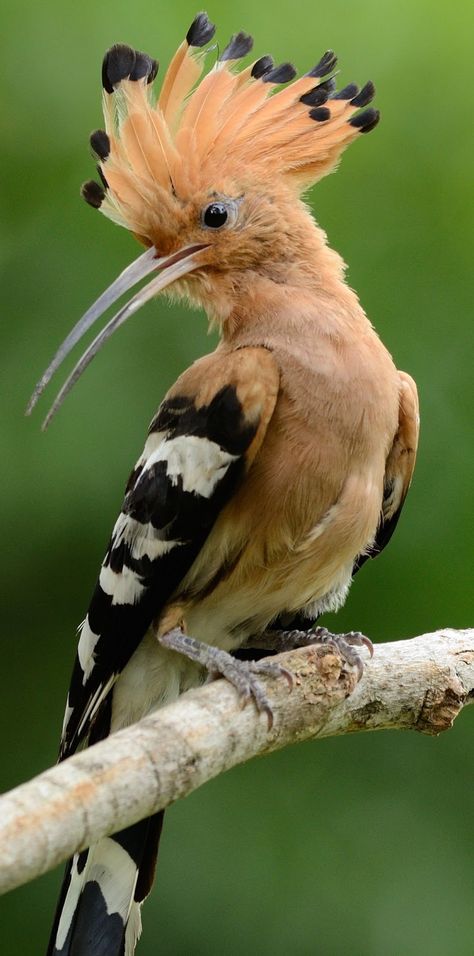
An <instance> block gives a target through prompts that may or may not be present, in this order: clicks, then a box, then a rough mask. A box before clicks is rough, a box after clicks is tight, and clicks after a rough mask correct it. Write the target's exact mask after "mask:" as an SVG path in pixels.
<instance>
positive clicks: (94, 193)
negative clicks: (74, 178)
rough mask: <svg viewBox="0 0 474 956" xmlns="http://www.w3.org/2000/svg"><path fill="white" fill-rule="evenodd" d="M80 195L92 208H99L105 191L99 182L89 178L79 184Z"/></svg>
mask: <svg viewBox="0 0 474 956" xmlns="http://www.w3.org/2000/svg"><path fill="white" fill-rule="evenodd" d="M81 196H82V198H83V199H85V201H86V202H87V203H89V206H92V207H93V208H94V209H100V207H101V205H102V203H103V201H104V199H105V192H104V190H103V189H102V186H101V185H100V184H99V183H96V182H95V180H94V179H91V180H89V182H87V183H84V184H83V185H82V186H81Z"/></svg>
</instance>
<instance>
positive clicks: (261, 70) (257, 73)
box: [251, 56, 273, 80]
mask: <svg viewBox="0 0 474 956" xmlns="http://www.w3.org/2000/svg"><path fill="white" fill-rule="evenodd" d="M272 69H273V57H272V56H261V57H260V59H259V60H255V63H254V65H253V67H252V71H251V75H252V76H253V77H254V79H255V80H259V79H260V77H262V76H265V73H268V72H269V70H272Z"/></svg>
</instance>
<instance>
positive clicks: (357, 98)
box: [29, 13, 378, 424]
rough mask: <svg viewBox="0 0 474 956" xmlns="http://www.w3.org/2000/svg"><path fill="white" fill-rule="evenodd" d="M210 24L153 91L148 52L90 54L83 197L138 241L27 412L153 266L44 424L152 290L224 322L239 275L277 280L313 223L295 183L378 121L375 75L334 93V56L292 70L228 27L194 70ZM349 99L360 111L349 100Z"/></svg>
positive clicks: (310, 177)
mask: <svg viewBox="0 0 474 956" xmlns="http://www.w3.org/2000/svg"><path fill="white" fill-rule="evenodd" d="M214 32H215V28H214V25H213V24H211V23H210V21H209V19H208V17H207V15H206V14H205V13H200V14H198V16H197V17H196V18H195V20H194V21H193V23H192V24H191V27H190V28H189V30H188V33H187V35H186V39H185V40H184V41H183V43H182V44H181V45H180V47H179V48H178V50H177V52H176V54H175V55H174V57H173V59H172V60H171V63H170V65H169V67H168V69H167V71H166V74H165V77H164V80H163V83H162V86H161V90H160V93H159V96H158V98H157V99H156V100H155V99H154V97H153V86H152V84H153V81H154V79H155V77H156V75H157V72H158V65H157V62H156V60H153V59H152V58H151V57H149V56H148V55H147V54H144V53H139V52H137V51H136V50H132V49H131V48H130V47H128V46H125V45H122V44H118V45H116V46H114V47H112V48H111V49H110V50H109V51H108V53H107V54H106V55H105V58H104V61H103V66H102V85H103V90H104V93H103V106H104V118H105V129H103V130H96V131H95V132H94V133H92V135H91V147H92V149H93V151H94V153H95V155H96V157H97V161H98V166H97V169H98V174H99V178H100V182H97V181H90V182H87V183H85V184H84V186H83V187H82V195H83V197H84V199H85V200H86V201H87V202H88V203H89V204H90V205H91V206H93V207H95V208H97V209H100V211H101V212H103V213H104V214H105V215H106V216H107V217H108V218H109V219H112V220H113V221H114V222H116V223H118V224H119V225H121V226H124V227H125V228H126V229H129V230H130V231H131V232H133V233H134V235H135V236H136V237H137V239H138V240H139V241H140V242H141V243H142V244H143V245H144V246H145V247H146V252H145V253H143V254H142V255H141V256H140V257H139V258H138V259H137V260H135V261H134V262H133V263H132V264H131V265H130V266H128V267H127V268H126V269H125V270H124V272H122V273H121V275H120V276H119V277H118V279H117V280H116V281H115V282H114V283H113V284H112V285H111V286H110V287H109V288H108V289H107V290H106V291H105V292H104V293H103V295H102V296H100V298H99V299H98V300H97V302H95V303H94V305H93V306H92V307H91V308H90V309H89V310H88V312H87V313H86V314H85V315H84V316H83V318H82V319H81V320H80V321H79V323H78V324H77V325H76V326H75V328H74V329H73V330H72V332H71V333H70V334H69V336H68V337H67V339H66V340H65V342H64V343H63V345H62V346H61V347H60V349H59V351H58V352H57V354H56V356H55V357H54V359H53V361H52V363H51V365H50V366H49V368H48V369H47V370H46V372H45V374H44V375H43V377H42V379H41V381H40V382H39V383H38V385H37V387H36V389H35V392H34V394H33V396H32V399H31V402H30V405H29V411H31V409H32V408H33V406H34V405H35V404H36V401H37V399H38V398H39V395H40V394H41V392H42V391H43V389H44V388H45V386H46V385H47V383H48V382H49V380H50V378H51V376H52V375H53V373H54V371H55V370H56V368H57V367H58V366H59V364H60V363H61V362H62V360H63V358H64V357H65V356H66V355H67V354H68V353H69V351H70V350H71V349H72V347H73V346H74V345H75V343H76V342H77V341H78V340H79V338H81V337H82V335H83V334H84V332H85V331H86V330H87V329H89V328H90V327H91V325H92V324H93V323H94V322H95V321H96V319H97V318H99V316H100V315H102V314H103V312H104V311H105V310H106V309H107V308H108V307H109V306H110V305H112V304H113V303H114V302H115V301H116V300H117V299H118V298H119V297H120V296H121V295H123V294H124V293H125V292H126V291H128V290H130V289H131V288H132V287H133V286H134V285H136V284H137V283H138V282H139V281H140V280H142V279H143V278H145V277H146V276H149V275H153V278H152V279H151V281H149V282H148V284H146V285H145V286H143V287H142V288H141V289H140V291H139V292H137V293H136V294H135V295H134V296H133V297H132V298H131V299H130V301H129V302H128V303H127V304H126V305H125V306H123V307H122V308H121V309H120V310H119V312H117V313H116V315H115V316H114V317H113V318H112V319H111V320H110V321H109V323H108V324H107V325H106V326H105V328H104V329H103V330H102V332H101V333H99V335H98V336H97V337H96V338H95V340H94V341H93V343H92V344H91V345H90V346H89V348H88V349H87V351H86V352H85V353H84V355H83V357H82V358H81V360H80V361H79V363H78V364H77V366H76V368H75V369H74V370H73V372H72V374H71V376H70V377H69V379H68V380H67V382H66V384H65V386H64V387H63V389H61V392H60V393H59V395H58V398H57V399H56V401H55V403H54V405H53V406H52V409H51V412H50V413H49V415H48V417H47V419H46V422H45V424H47V423H48V422H49V421H50V419H51V417H52V415H53V414H54V412H55V411H56V410H57V408H58V407H59V405H60V404H61V403H62V401H63V399H64V397H65V395H66V394H67V392H68V391H69V390H70V388H71V387H72V385H73V384H74V383H75V382H76V381H77V379H78V378H79V376H80V374H81V373H82V371H83V370H84V368H85V367H86V366H87V365H88V364H89V362H90V361H91V359H92V358H93V357H94V355H95V354H96V353H97V352H98V350H99V348H100V347H101V345H102V344H103V343H104V342H105V341H106V339H107V338H109V336H110V335H111V334H112V332H113V331H114V330H115V329H116V328H117V327H118V326H119V325H121V324H123V322H124V321H126V319H127V318H128V317H129V315H131V314H133V312H136V311H137V310H138V309H139V308H140V307H141V305H143V304H144V303H145V302H146V301H148V299H150V298H152V297H153V296H155V295H157V294H158V293H159V292H161V291H163V290H165V289H166V290H168V291H171V292H173V293H177V294H181V295H182V294H184V295H186V296H187V297H188V298H189V299H191V300H192V301H195V302H197V303H199V304H202V305H204V306H205V307H206V308H207V310H208V312H209V313H210V314H211V315H213V316H215V317H216V318H217V319H218V320H219V319H220V320H221V321H225V319H226V317H227V315H228V314H229V311H230V307H231V303H232V301H233V299H234V298H235V296H236V295H238V294H239V291H241V290H242V289H245V287H246V286H248V284H249V282H251V281H252V276H257V275H265V276H268V277H270V278H271V277H275V278H277V281H279V282H281V281H284V279H285V274H288V272H291V269H292V263H293V262H296V261H298V259H299V260H301V256H302V254H303V251H304V248H305V241H306V239H307V235H308V230H311V229H313V230H314V224H313V223H312V221H311V219H310V218H309V216H308V213H307V211H306V208H305V207H304V205H303V203H302V202H301V200H300V196H301V193H302V192H303V191H304V189H306V188H307V187H308V186H310V185H312V184H313V183H314V182H316V181H317V180H318V179H320V178H321V177H322V176H324V175H326V174H327V173H328V172H330V171H331V170H332V169H333V168H334V166H335V165H336V163H337V161H338V159H339V157H340V155H341V153H342V151H343V150H344V149H345V147H346V146H347V145H348V144H349V143H350V142H351V141H352V140H353V139H355V138H356V137H357V136H358V135H359V134H360V133H363V132H368V131H369V130H370V129H372V128H373V127H374V126H375V125H376V123H377V121H378V112H377V111H376V110H374V109H373V108H371V107H369V108H368V109H366V108H365V107H366V106H367V104H368V103H369V102H370V101H371V99H372V97H373V94H374V88H373V85H372V84H371V83H367V84H366V86H365V87H363V89H362V90H360V91H359V89H358V88H357V87H356V86H355V85H354V84H352V83H351V84H349V85H348V86H346V87H345V88H344V89H342V90H340V91H339V92H337V91H336V84H335V81H334V78H333V75H332V74H333V71H334V68H335V65H336V57H335V56H334V54H333V53H332V51H328V52H327V53H325V54H324V55H323V56H322V57H321V59H320V60H319V61H318V63H317V64H316V65H315V66H314V67H313V68H312V69H311V70H309V72H308V73H306V74H305V75H304V76H302V77H300V78H298V79H296V78H295V77H296V71H295V69H294V67H293V66H292V65H291V64H290V63H283V64H280V65H277V66H275V65H274V63H273V60H272V58H271V57H270V56H262V57H261V58H260V59H257V60H256V61H254V62H253V63H251V64H250V65H249V66H246V67H244V68H243V69H240V70H238V69H236V64H238V63H239V61H240V60H242V58H243V57H245V56H246V55H247V54H248V53H249V52H250V50H251V48H252V45H253V41H252V38H251V37H250V36H248V35H247V34H245V33H238V34H235V35H234V36H233V37H232V38H231V40H230V42H229V43H228V45H227V46H226V47H225V48H224V50H223V51H222V52H221V53H220V54H219V55H218V57H217V60H215V62H214V65H213V66H212V68H211V69H210V70H209V72H207V73H206V74H205V75H204V77H203V78H201V77H202V72H203V69H204V66H205V63H206V58H209V57H210V55H211V53H212V52H213V51H214V47H210V48H209V47H208V46H207V44H209V42H210V41H211V40H212V38H213V36H214ZM361 108H362V111H361Z"/></svg>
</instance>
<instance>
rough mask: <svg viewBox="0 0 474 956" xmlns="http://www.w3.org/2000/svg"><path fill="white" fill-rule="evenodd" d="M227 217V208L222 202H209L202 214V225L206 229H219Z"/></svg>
mask: <svg viewBox="0 0 474 956" xmlns="http://www.w3.org/2000/svg"><path fill="white" fill-rule="evenodd" d="M228 218H229V210H228V208H227V206H226V205H225V203H223V202H211V204H210V205H209V206H206V208H205V210H204V212H203V215H202V221H203V225H204V226H207V228H208V229H220V228H221V226H225V224H226V222H227V220H228Z"/></svg>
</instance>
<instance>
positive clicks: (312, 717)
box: [0, 629, 474, 892]
mask: <svg viewBox="0 0 474 956" xmlns="http://www.w3.org/2000/svg"><path fill="white" fill-rule="evenodd" d="M276 659H277V660H279V661H281V662H282V663H284V665H285V667H287V668H289V670H291V671H292V672H293V674H294V676H295V686H294V688H293V690H292V691H291V692H289V690H288V685H287V683H286V681H285V680H272V679H268V678H266V679H264V678H262V683H264V684H266V686H267V691H268V694H269V696H270V700H271V702H272V705H273V709H274V717H275V719H274V724H273V727H272V729H271V731H269V730H268V725H267V718H266V715H265V714H258V713H257V712H256V709H255V707H254V706H253V705H252V704H249V705H247V706H246V707H245V708H244V709H243V710H242V709H240V705H239V701H238V698H237V694H236V692H235V690H234V689H233V688H232V687H231V686H230V685H229V684H228V683H227V682H226V681H223V680H219V681H216V682H214V683H212V684H208V685H206V686H204V687H201V688H199V689H198V690H194V691H189V692H188V693H186V694H184V695H183V696H182V697H181V698H180V699H179V701H177V702H176V703H175V704H171V705H170V706H168V707H165V708H163V709H162V710H159V711H157V712H156V713H154V714H153V715H151V716H149V717H146V718H145V719H144V720H142V721H140V723H138V724H135V725H134V726H133V727H129V728H127V729H126V730H122V731H120V732H119V733H117V734H115V735H114V736H112V737H109V738H108V739H107V740H104V741H102V742H101V743H99V744H96V745H95V746H94V747H91V748H89V749H88V750H85V751H84V752H82V753H79V754H77V755H75V756H74V757H71V758H70V759H69V760H67V761H65V762H64V763H62V764H60V765H59V766H57V767H54V768H53V769H50V770H47V771H46V772H45V773H42V774H40V776H38V777H35V778H34V779H33V780H31V781H30V782H29V783H26V784H23V785H22V786H20V787H17V788H16V789H15V790H12V791H11V792H10V793H7V794H5V795H4V796H3V797H1V798H0V846H1V848H2V851H1V854H0V891H3V892H5V891H6V890H9V889H12V888H13V887H15V886H18V885H20V884H22V883H25V882H27V881H28V880H31V879H33V878H34V877H36V876H39V875H40V874H41V873H44V872H46V871H47V870H49V869H51V867H53V866H55V865H56V864H58V863H60V862H61V861H62V860H65V859H66V858H67V857H69V856H71V854H72V853H74V852H75V851H76V850H82V849H84V848H85V847H87V846H89V845H90V844H91V843H93V842H95V841H96V840H98V839H99V838H100V837H102V836H105V835H107V834H110V833H113V832H115V831H117V830H120V829H122V828H123V827H125V826H128V825H130V824H132V823H135V822H136V821H137V820H140V819H142V818H143V817H146V816H149V815H150V814H152V813H154V812H155V811H156V810H159V809H161V808H163V807H167V806H169V804H171V803H173V802H174V801H175V800H178V799H179V798H180V797H184V796H186V795H187V794H188V793H191V792H192V791H193V790H195V789H196V788H197V787H199V786H201V784H203V783H205V782H206V781H207V780H210V779H212V778H213V777H216V776H217V775H218V774H219V773H222V772H223V771H224V770H228V769H229V768H230V767H234V766H236V764H239V763H243V762H244V761H245V760H249V759H250V757H254V756H256V755H257V754H264V753H270V752H271V751H272V750H279V749H280V748H282V747H286V746H287V745H288V744H292V743H296V742H297V741H300V740H307V739H309V738H313V739H314V738H318V737H329V736H332V735H337V734H347V733H354V732H357V731H362V730H381V729H387V728H392V729H399V730H401V729H411V730H418V731H421V733H425V734H439V733H441V731H443V730H447V729H448V728H449V727H451V726H452V724H453V721H454V720H455V718H456V717H457V715H458V714H459V712H460V711H461V709H462V708H463V707H464V706H465V705H466V704H468V703H469V702H472V700H473V699H474V629H471V630H458V631H455V630H451V629H446V630H440V631H436V632H435V633H433V634H424V635H422V636H421V637H415V638H412V639H411V640H406V641H398V642H396V643H391V644H378V645H376V648H375V655H374V658H373V660H371V661H367V663H366V665H365V671H364V676H363V678H362V680H361V681H360V683H359V684H357V676H356V673H355V671H354V669H353V668H350V667H348V666H347V664H345V663H344V662H343V661H342V660H341V658H340V657H339V655H338V653H337V652H336V651H335V650H334V649H332V648H331V647H328V646H326V647H309V648H304V649H302V650H298V651H292V652H290V653H288V654H281V655H279V656H278V658H276Z"/></svg>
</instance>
